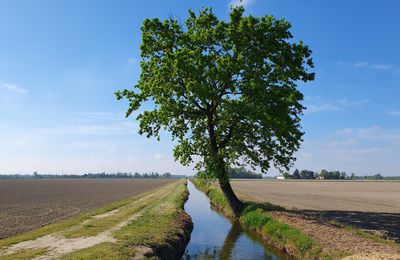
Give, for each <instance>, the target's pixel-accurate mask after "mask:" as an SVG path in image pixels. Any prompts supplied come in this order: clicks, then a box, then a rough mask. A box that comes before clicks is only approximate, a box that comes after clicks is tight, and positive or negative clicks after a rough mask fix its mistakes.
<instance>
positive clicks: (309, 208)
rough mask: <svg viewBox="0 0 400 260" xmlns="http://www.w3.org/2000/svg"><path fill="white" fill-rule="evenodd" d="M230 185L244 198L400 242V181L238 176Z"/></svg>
mask: <svg viewBox="0 0 400 260" xmlns="http://www.w3.org/2000/svg"><path fill="white" fill-rule="evenodd" d="M232 186H233V188H234V190H235V191H238V192H240V193H241V194H243V195H244V196H245V199H248V198H253V199H254V200H256V201H264V202H269V203H272V204H275V205H280V206H283V207H285V208H286V209H289V210H292V209H295V210H296V211H300V212H301V213H302V214H305V215H307V216H309V217H315V218H324V219H325V218H326V219H333V220H335V221H337V222H339V223H343V224H349V225H353V226H356V227H359V228H361V229H363V230H366V231H370V232H373V233H376V234H379V235H382V236H383V237H386V238H390V239H393V240H395V241H397V242H400V182H396V181H269V180H262V181H260V180H258V181H255V180H249V181H247V180H237V181H232Z"/></svg>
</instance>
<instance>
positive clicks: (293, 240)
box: [193, 179, 345, 259]
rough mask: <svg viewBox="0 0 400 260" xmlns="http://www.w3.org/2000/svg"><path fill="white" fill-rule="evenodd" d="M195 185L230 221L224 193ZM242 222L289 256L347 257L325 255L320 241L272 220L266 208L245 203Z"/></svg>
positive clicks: (230, 211) (308, 257)
mask: <svg viewBox="0 0 400 260" xmlns="http://www.w3.org/2000/svg"><path fill="white" fill-rule="evenodd" d="M193 183H194V185H195V186H196V187H197V188H198V189H200V190H201V191H203V192H205V193H206V194H207V195H208V196H209V198H210V200H211V203H212V204H214V206H216V207H217V208H219V209H222V211H223V213H224V214H225V215H227V216H228V217H232V216H233V213H232V210H231V209H230V208H229V205H228V202H227V201H226V199H225V197H224V195H223V193H222V191H221V190H220V189H219V188H217V187H215V186H213V185H210V184H209V183H206V182H204V181H201V180H197V179H196V180H193ZM240 222H241V223H242V224H243V225H244V226H246V227H247V228H250V229H253V230H255V231H256V232H258V233H260V234H261V235H262V236H263V237H264V238H265V240H266V241H267V242H268V243H270V244H271V245H273V246H275V247H277V248H279V249H281V250H285V251H286V252H288V253H289V254H290V255H292V256H295V257H297V258H300V259H313V258H326V259H329V258H335V257H337V256H341V255H345V253H344V252H335V253H334V254H332V255H326V254H324V253H322V247H321V245H320V243H318V241H316V240H314V239H312V238H311V237H310V236H308V235H306V234H304V233H302V232H301V231H299V230H298V229H295V228H293V227H291V226H289V225H287V224H285V223H282V222H281V221H278V220H275V219H273V218H271V217H270V216H269V215H268V213H267V211H266V210H265V208H264V207H262V206H261V205H258V204H256V203H250V202H249V203H246V204H245V208H244V210H243V212H242V214H241V216H240Z"/></svg>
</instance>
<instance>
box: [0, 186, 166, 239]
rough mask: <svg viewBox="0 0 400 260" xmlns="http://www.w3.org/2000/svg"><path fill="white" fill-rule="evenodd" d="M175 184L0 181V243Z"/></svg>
mask: <svg viewBox="0 0 400 260" xmlns="http://www.w3.org/2000/svg"><path fill="white" fill-rule="evenodd" d="M173 181H174V180H130V179H112V180H107V179H102V180H95V179H89V180H86V179H83V180H82V179H76V180H66V179H61V180H60V179H57V180H51V179H44V180H0V227H1V228H0V239H2V238H6V237H9V236H12V235H16V234H20V233H23V232H26V231H29V230H33V229H36V228H38V227H41V226H44V225H46V224H49V223H52V222H55V221H57V220H60V219H65V218H68V217H71V216H73V215H77V214H82V213H85V212H88V211H90V210H92V209H96V208H99V207H102V206H104V205H107V204H109V203H111V202H114V201H117V200H120V199H124V198H127V197H131V196H135V195H137V194H140V193H144V192H146V191H150V190H153V189H156V188H158V187H161V186H163V185H165V184H167V183H171V182H173Z"/></svg>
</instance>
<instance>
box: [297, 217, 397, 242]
mask: <svg viewBox="0 0 400 260" xmlns="http://www.w3.org/2000/svg"><path fill="white" fill-rule="evenodd" d="M298 213H302V214H304V215H306V216H309V217H312V218H317V219H325V220H330V221H331V222H334V223H338V224H344V225H350V226H353V227H356V228H359V229H361V230H363V231H367V232H369V233H372V234H376V235H379V236H381V237H383V238H386V239H390V240H393V241H395V242H397V243H400V214H399V213H377V212H362V211H337V210H324V211H322V210H321V211H319V210H301V211H298Z"/></svg>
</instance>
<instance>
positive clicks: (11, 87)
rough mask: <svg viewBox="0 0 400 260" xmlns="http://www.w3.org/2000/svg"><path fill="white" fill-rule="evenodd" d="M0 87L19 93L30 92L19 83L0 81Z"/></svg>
mask: <svg viewBox="0 0 400 260" xmlns="http://www.w3.org/2000/svg"><path fill="white" fill-rule="evenodd" d="M0 88H2V89H6V90H9V91H12V92H14V93H16V94H19V95H27V94H28V93H29V92H28V90H26V89H24V88H21V87H18V86H17V85H14V84H10V83H5V82H3V83H0Z"/></svg>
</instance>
